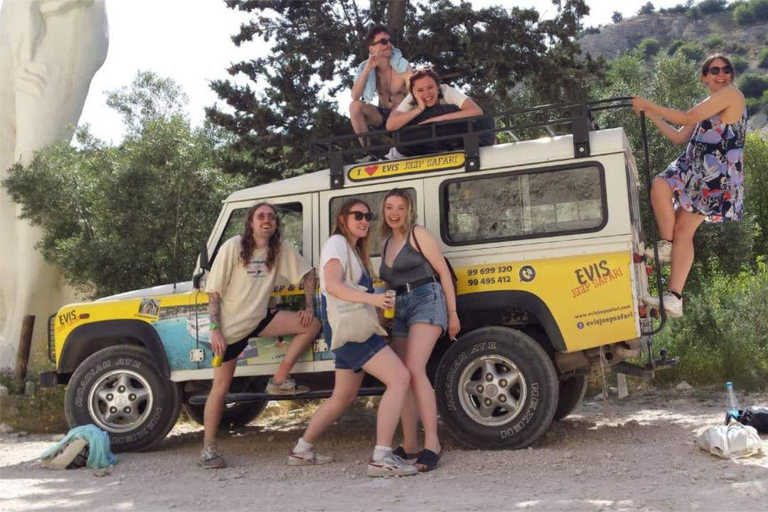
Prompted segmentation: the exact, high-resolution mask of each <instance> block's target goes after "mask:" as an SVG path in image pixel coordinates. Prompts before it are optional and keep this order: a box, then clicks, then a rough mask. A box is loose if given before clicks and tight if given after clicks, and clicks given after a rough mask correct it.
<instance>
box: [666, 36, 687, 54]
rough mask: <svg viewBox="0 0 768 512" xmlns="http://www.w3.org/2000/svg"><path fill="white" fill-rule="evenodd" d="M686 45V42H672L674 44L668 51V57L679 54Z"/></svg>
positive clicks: (677, 40)
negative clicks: (678, 51) (679, 50)
mask: <svg viewBox="0 0 768 512" xmlns="http://www.w3.org/2000/svg"><path fill="white" fill-rule="evenodd" d="M683 44H685V41H683V40H681V39H675V40H674V41H672V43H671V44H670V45H669V48H668V49H667V55H674V54H676V53H677V50H678V49H679V48H680V47H681V46H683Z"/></svg>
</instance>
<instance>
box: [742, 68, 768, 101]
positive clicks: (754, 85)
mask: <svg viewBox="0 0 768 512" xmlns="http://www.w3.org/2000/svg"><path fill="white" fill-rule="evenodd" d="M736 86H737V87H738V88H739V89H740V90H741V92H742V93H744V96H746V97H747V98H760V97H762V95H763V91H765V90H766V89H768V76H763V75H758V74H757V73H745V74H743V75H742V76H741V78H739V79H738V80H737V81H736Z"/></svg>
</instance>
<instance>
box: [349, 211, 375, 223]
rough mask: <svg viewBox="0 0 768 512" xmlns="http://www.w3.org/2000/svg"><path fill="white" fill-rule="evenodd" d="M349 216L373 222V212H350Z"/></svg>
mask: <svg viewBox="0 0 768 512" xmlns="http://www.w3.org/2000/svg"><path fill="white" fill-rule="evenodd" d="M347 215H354V216H355V220H363V219H365V220H367V221H368V222H371V221H372V220H373V214H372V213H371V212H368V213H363V212H349V213H348V214H347Z"/></svg>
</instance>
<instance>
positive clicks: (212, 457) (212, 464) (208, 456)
mask: <svg viewBox="0 0 768 512" xmlns="http://www.w3.org/2000/svg"><path fill="white" fill-rule="evenodd" d="M197 465H198V466H200V467H201V468H203V469H222V468H225V467H227V463H226V462H225V461H224V457H222V456H221V455H219V453H218V452H217V451H216V448H214V447H213V446H208V447H206V448H203V451H202V452H200V460H198V461H197Z"/></svg>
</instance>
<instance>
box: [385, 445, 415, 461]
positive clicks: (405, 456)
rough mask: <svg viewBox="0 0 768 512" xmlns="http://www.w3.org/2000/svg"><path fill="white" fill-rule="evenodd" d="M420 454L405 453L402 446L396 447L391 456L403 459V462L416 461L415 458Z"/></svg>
mask: <svg viewBox="0 0 768 512" xmlns="http://www.w3.org/2000/svg"><path fill="white" fill-rule="evenodd" d="M420 454H421V452H419V453H405V448H403V447H402V446H398V447H397V448H395V450H394V451H393V452H392V455H396V456H398V457H400V458H401V459H405V460H413V459H416V458H418V457H419V455H420Z"/></svg>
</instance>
